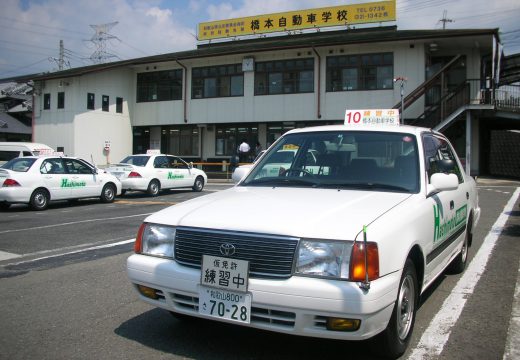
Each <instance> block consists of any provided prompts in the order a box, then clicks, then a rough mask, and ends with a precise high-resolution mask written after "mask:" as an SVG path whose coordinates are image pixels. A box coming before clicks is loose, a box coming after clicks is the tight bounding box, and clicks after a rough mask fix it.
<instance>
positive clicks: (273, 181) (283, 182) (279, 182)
mask: <svg viewBox="0 0 520 360" xmlns="http://www.w3.org/2000/svg"><path fill="white" fill-rule="evenodd" d="M244 185H246V186H258V185H260V186H265V185H268V186H292V185H299V186H302V185H303V186H311V187H316V186H318V184H316V182H314V181H310V180H304V179H299V178H294V177H267V178H260V179H255V180H251V181H249V182H247V183H245V184H244Z"/></svg>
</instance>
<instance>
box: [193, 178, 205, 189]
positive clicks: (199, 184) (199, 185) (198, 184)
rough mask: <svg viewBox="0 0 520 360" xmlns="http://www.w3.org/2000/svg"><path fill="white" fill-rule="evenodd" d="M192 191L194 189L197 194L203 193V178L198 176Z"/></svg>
mask: <svg viewBox="0 0 520 360" xmlns="http://www.w3.org/2000/svg"><path fill="white" fill-rule="evenodd" d="M192 189H193V191H196V192H201V191H202V189H204V178H203V177H202V176H197V178H196V179H195V183H194V184H193V187H192Z"/></svg>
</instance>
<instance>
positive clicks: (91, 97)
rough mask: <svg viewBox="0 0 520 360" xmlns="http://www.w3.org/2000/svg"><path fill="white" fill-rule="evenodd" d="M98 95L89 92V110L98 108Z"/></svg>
mask: <svg viewBox="0 0 520 360" xmlns="http://www.w3.org/2000/svg"><path fill="white" fill-rule="evenodd" d="M95 100H96V95H94V94H93V93H87V109H88V110H95V109H96V104H95Z"/></svg>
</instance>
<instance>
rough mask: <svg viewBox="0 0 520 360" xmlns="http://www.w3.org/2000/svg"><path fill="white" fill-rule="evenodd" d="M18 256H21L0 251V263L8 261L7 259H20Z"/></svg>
mask: <svg viewBox="0 0 520 360" xmlns="http://www.w3.org/2000/svg"><path fill="white" fill-rule="evenodd" d="M20 256H22V255H18V254H13V253H8V252H5V251H0V261H2V260H9V259H15V258H17V257H20Z"/></svg>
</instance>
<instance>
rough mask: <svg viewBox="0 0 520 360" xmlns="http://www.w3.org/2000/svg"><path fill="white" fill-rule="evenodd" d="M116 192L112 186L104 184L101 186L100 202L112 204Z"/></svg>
mask: <svg viewBox="0 0 520 360" xmlns="http://www.w3.org/2000/svg"><path fill="white" fill-rule="evenodd" d="M116 191H117V190H116V187H115V186H114V185H112V184H106V185H105V186H103V190H102V191H101V202H104V203H111V202H113V201H114V198H115V197H116Z"/></svg>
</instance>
